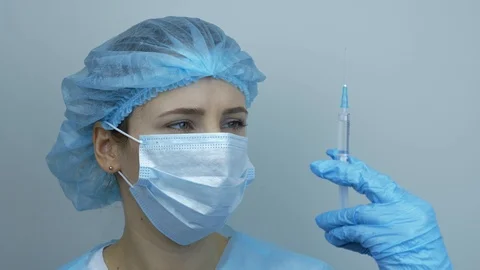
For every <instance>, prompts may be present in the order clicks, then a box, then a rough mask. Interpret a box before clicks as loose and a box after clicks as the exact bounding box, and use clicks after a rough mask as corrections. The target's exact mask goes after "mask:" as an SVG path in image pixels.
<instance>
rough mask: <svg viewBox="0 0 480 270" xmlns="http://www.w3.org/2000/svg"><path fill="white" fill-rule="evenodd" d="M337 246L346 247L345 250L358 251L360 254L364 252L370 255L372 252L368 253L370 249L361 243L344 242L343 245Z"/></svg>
mask: <svg viewBox="0 0 480 270" xmlns="http://www.w3.org/2000/svg"><path fill="white" fill-rule="evenodd" d="M339 248H343V249H347V250H350V251H353V252H357V253H360V254H366V255H368V256H372V254H371V253H370V250H368V248H364V247H362V245H361V244H358V243H348V244H345V245H343V246H339Z"/></svg>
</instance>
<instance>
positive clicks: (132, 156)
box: [120, 141, 139, 185]
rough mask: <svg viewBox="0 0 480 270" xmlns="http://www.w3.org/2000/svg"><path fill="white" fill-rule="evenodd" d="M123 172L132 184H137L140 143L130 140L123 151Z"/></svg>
mask: <svg viewBox="0 0 480 270" xmlns="http://www.w3.org/2000/svg"><path fill="white" fill-rule="evenodd" d="M120 165H121V168H122V172H123V173H124V174H125V176H127V178H128V180H129V181H130V182H131V184H132V185H133V184H135V183H136V182H137V180H138V170H139V160H138V144H137V143H136V142H131V141H129V142H128V144H127V145H126V146H125V148H124V149H123V152H122V157H121V164H120Z"/></svg>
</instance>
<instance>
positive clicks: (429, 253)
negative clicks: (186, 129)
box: [310, 150, 452, 270]
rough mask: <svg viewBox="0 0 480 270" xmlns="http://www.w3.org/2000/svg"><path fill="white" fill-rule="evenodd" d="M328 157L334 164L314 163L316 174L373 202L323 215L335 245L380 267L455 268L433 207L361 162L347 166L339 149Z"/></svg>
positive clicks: (327, 234)
mask: <svg viewBox="0 0 480 270" xmlns="http://www.w3.org/2000/svg"><path fill="white" fill-rule="evenodd" d="M327 154H328V155H329V156H330V157H331V158H332V159H334V160H327V161H315V162H313V163H312V164H311V165H310V168H311V170H312V172H313V173H314V174H316V175H317V176H319V177H321V178H324V179H327V180H329V181H331V182H333V183H335V184H337V185H341V186H349V187H352V188H353V189H355V190H356V191H357V192H359V193H361V194H364V195H366V196H367V198H368V199H369V200H370V201H371V202H372V203H371V204H368V205H360V206H356V207H353V208H347V209H341V210H337V211H331V212H327V213H324V214H321V215H319V216H317V218H316V222H317V225H318V226H319V227H320V228H322V229H323V230H325V238H326V239H327V241H328V242H329V243H331V244H332V245H334V246H337V247H342V248H345V249H348V250H352V251H355V252H359V253H362V254H368V255H370V256H371V257H373V258H374V259H375V260H376V262H377V264H378V267H379V268H380V269H435V270H440V269H452V265H451V262H450V260H449V258H448V254H447V251H446V248H445V245H444V243H443V239H442V235H441V233H440V229H439V227H438V224H437V220H436V217H435V212H434V210H433V208H432V207H431V206H430V204H428V203H427V202H425V201H423V200H421V199H420V198H418V197H415V196H414V195H412V194H410V193H408V192H407V191H406V190H404V189H403V188H401V187H399V186H398V185H397V184H396V183H395V182H394V181H392V180H391V179H390V178H389V177H388V176H386V175H383V174H380V173H378V172H376V171H375V170H373V169H371V168H369V167H368V166H367V165H366V164H365V163H363V162H361V161H359V160H357V159H355V158H352V157H350V158H349V162H348V163H345V162H341V161H339V160H338V158H337V156H338V152H337V151H336V150H328V151H327Z"/></svg>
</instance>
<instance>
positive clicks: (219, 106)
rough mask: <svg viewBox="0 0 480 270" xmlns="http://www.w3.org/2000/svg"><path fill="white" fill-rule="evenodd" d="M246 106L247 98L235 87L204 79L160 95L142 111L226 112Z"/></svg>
mask: <svg viewBox="0 0 480 270" xmlns="http://www.w3.org/2000/svg"><path fill="white" fill-rule="evenodd" d="M241 106H243V107H244V106H245V96H244V95H243V94H242V92H240V90H239V89H237V88H236V87H235V86H233V85H231V84H229V83H227V82H225V81H222V80H217V79H213V78H204V79H201V80H199V81H198V82H196V83H193V84H190V85H188V86H185V87H181V88H178V89H174V90H170V91H166V92H162V93H160V94H159V95H158V96H157V97H155V98H154V99H152V100H151V101H149V102H147V103H146V104H145V105H144V106H143V108H142V111H145V112H147V113H162V112H164V111H169V110H173V109H176V108H181V107H186V108H192V107H194V108H202V109H205V110H224V109H226V108H231V107H241Z"/></svg>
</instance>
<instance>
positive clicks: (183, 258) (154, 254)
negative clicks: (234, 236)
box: [104, 196, 228, 270]
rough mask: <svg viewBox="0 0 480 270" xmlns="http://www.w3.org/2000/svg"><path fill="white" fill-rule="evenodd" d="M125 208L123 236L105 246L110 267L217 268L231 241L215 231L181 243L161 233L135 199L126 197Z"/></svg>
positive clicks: (132, 268) (105, 254)
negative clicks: (200, 238) (182, 244)
mask: <svg viewBox="0 0 480 270" xmlns="http://www.w3.org/2000/svg"><path fill="white" fill-rule="evenodd" d="M126 197H127V196H124V198H126ZM130 198H131V199H132V200H133V198H132V197H130ZM127 200H128V199H127ZM124 212H125V230H124V232H123V235H122V237H121V238H120V240H119V241H118V242H117V243H115V244H114V245H112V246H110V247H108V248H106V249H105V250H104V258H105V262H106V264H107V266H108V269H131V270H136V269H142V270H148V269H179V270H181V269H192V270H194V269H215V267H216V265H217V264H218V261H219V260H220V258H221V256H222V254H223V250H224V249H225V247H226V245H227V242H228V239H226V238H224V237H223V236H221V235H219V234H212V235H210V236H208V237H205V238H204V239H202V240H200V241H197V242H195V243H193V244H191V245H188V246H181V245H178V244H177V243H175V242H173V241H172V240H170V239H169V238H167V237H166V236H164V235H163V234H162V233H160V232H159V231H158V230H157V229H156V228H155V227H154V226H153V224H151V223H150V221H149V220H148V218H146V216H144V214H143V212H142V211H141V209H140V208H139V207H138V205H137V204H136V202H135V201H131V202H127V201H125V200H124Z"/></svg>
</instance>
